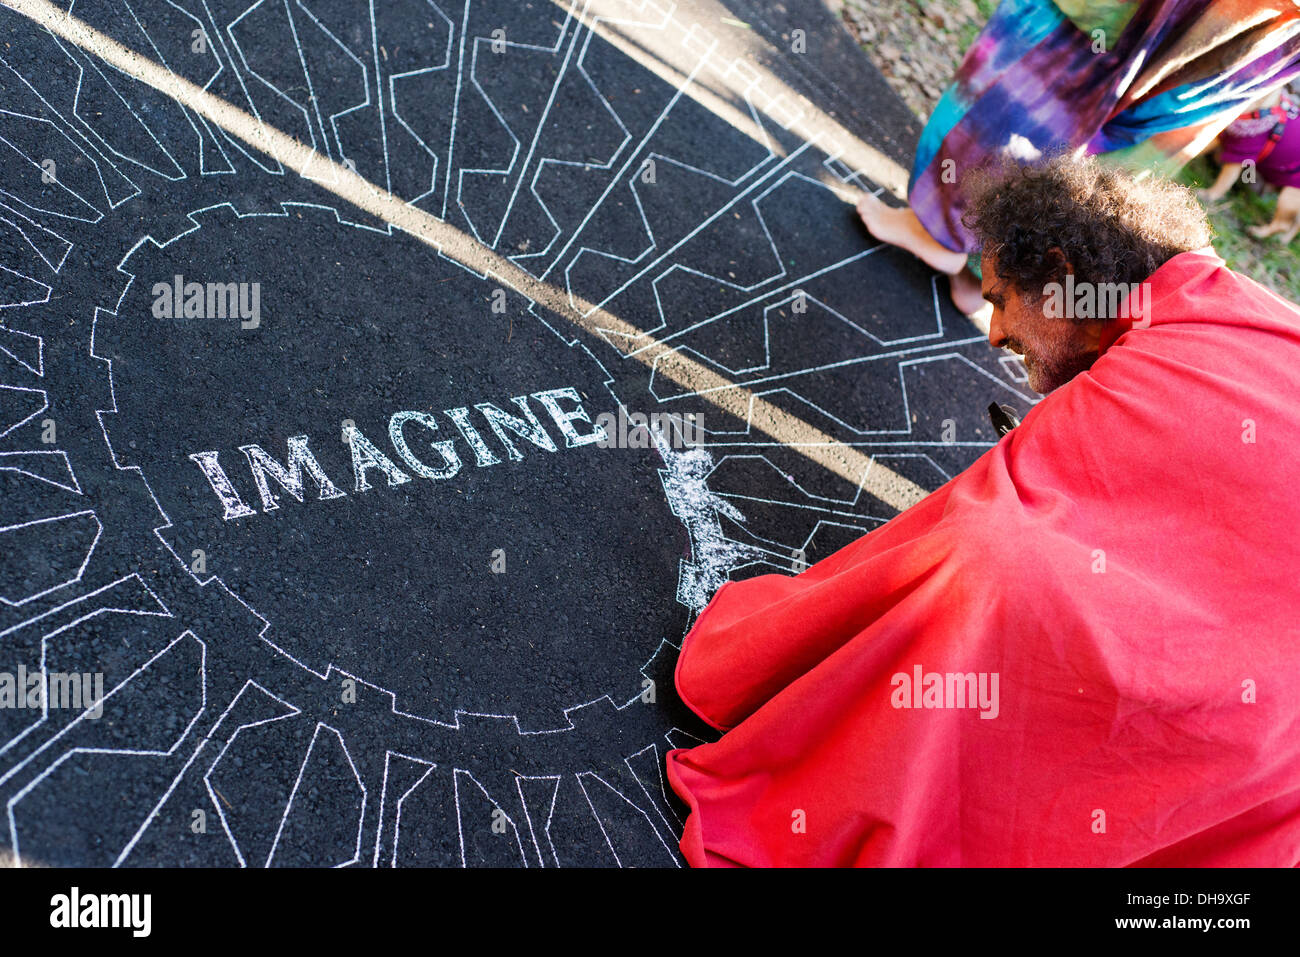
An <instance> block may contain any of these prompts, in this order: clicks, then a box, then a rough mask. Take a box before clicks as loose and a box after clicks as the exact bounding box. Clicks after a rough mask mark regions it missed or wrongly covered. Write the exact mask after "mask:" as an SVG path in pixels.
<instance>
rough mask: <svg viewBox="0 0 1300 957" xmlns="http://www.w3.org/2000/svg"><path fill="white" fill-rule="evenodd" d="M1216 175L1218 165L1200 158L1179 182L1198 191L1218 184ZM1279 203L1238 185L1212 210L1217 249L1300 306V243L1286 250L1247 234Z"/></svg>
mask: <svg viewBox="0 0 1300 957" xmlns="http://www.w3.org/2000/svg"><path fill="white" fill-rule="evenodd" d="M1216 173H1217V167H1216V166H1215V165H1214V163H1213V162H1211V161H1210V160H1209V159H1208V158H1207V157H1205V156H1200V157H1197V158H1196V159H1195V160H1193V161H1192V162H1191V163H1189V164H1188V165H1187V166H1186V167H1185V168H1184V169H1183V171H1182V173H1180V174H1179V176H1178V181H1179V182H1180V183H1182V184H1183V185H1184V186H1191V187H1192V188H1194V189H1197V188H1201V187H1205V186H1208V185H1209V184H1210V183H1212V182H1214V177H1215V175H1216ZM1276 203H1277V193H1276V191H1274V190H1272V189H1269V190H1267V191H1266V192H1264V194H1263V195H1260V194H1257V193H1256V192H1255V191H1254V190H1253V189H1251V188H1250V187H1248V186H1244V185H1242V184H1240V183H1238V184H1237V185H1236V186H1234V187H1233V189H1232V192H1230V193H1229V194H1228V195H1227V197H1226V198H1225V199H1224V200H1223V202H1221V203H1218V204H1216V205H1215V206H1214V208H1212V209H1211V210H1209V214H1210V226H1211V227H1212V228H1213V229H1214V248H1215V250H1216V251H1217V252H1218V253H1219V255H1220V256H1222V257H1223V260H1224V262H1226V263H1227V264H1228V266H1229V267H1231V268H1232V269H1235V270H1236V271H1237V272H1239V273H1242V274H1243V275H1246V276H1249V277H1250V278H1251V279H1254V280H1255V281H1256V282H1258V283H1261V284H1262V285H1265V286H1267V287H1268V288H1269V289H1271V290H1273V292H1275V293H1277V294H1278V295H1279V296H1282V297H1283V298H1285V299H1290V300H1291V301H1292V302H1300V256H1298V255H1297V251H1296V246H1297V245H1300V240H1297V241H1296V242H1293V243H1292V244H1291V245H1289V246H1283V245H1282V244H1281V243H1280V242H1278V241H1277V239H1256V238H1255V237H1254V236H1252V235H1250V234H1249V233H1248V232H1246V227H1247V226H1255V225H1258V224H1260V223H1267V222H1268V221H1269V220H1271V219H1272V218H1273V207H1274V205H1275V204H1276Z"/></svg>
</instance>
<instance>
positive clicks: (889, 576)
mask: <svg viewBox="0 0 1300 957" xmlns="http://www.w3.org/2000/svg"><path fill="white" fill-rule="evenodd" d="M1004 176H1005V178H1004V179H1003V180H1002V181H1001V182H997V183H995V184H990V183H986V184H985V187H984V188H983V189H982V190H980V191H979V192H978V195H977V198H976V199H975V200H974V201H973V203H972V206H971V212H970V213H969V214H968V222H969V223H970V225H971V228H972V229H973V230H974V231H975V232H976V233H977V234H978V235H979V237H980V239H981V240H982V242H983V248H984V258H983V263H982V265H983V270H982V271H983V275H984V278H983V291H984V294H985V296H986V297H987V298H988V299H989V301H990V302H992V303H993V305H994V309H995V311H994V316H993V323H992V326H991V328H990V334H989V338H990V341H991V343H992V344H993V345H994V346H997V347H1007V348H1010V349H1012V350H1013V351H1015V352H1018V353H1021V354H1022V355H1024V357H1025V361H1026V366H1027V368H1028V370H1029V374H1030V379H1029V381H1030V385H1031V386H1032V387H1033V388H1034V389H1036V390H1037V391H1039V392H1043V393H1050V394H1048V395H1047V397H1046V398H1045V399H1044V400H1043V401H1042V402H1040V403H1039V404H1038V405H1037V406H1035V407H1034V408H1033V410H1032V411H1031V412H1030V413H1029V414H1028V415H1027V416H1026V418H1025V420H1024V422H1023V423H1022V424H1021V425H1019V426H1018V427H1017V428H1015V429H1014V430H1013V431H1012V432H1010V433H1009V434H1008V435H1006V436H1005V437H1003V438H1002V439H1001V441H999V443H998V444H997V445H996V446H995V447H994V448H993V449H991V450H989V451H988V452H987V453H986V454H985V455H983V456H982V457H981V458H980V459H979V460H978V461H977V462H976V463H975V464H974V465H973V466H972V467H971V468H969V469H967V470H966V471H965V472H963V473H962V474H961V475H959V476H957V477H956V478H954V479H953V480H952V481H950V482H949V483H947V484H946V485H944V486H943V487H942V488H940V489H939V490H938V491H936V492H934V493H933V494H932V495H930V496H929V497H927V498H926V499H924V500H923V501H921V502H920V503H919V504H917V505H916V506H914V507H913V508H911V509H909V510H908V511H906V512H904V513H903V514H902V515H900V516H898V517H897V518H895V519H894V520H893V521H891V522H889V523H887V524H885V525H884V526H882V527H880V528H879V529H877V530H875V531H873V532H871V533H870V534H868V535H866V536H865V537H863V538H861V539H859V540H858V541H856V542H854V543H853V544H851V545H849V546H847V547H846V548H843V549H841V550H840V551H839V552H837V553H835V554H833V555H831V556H830V557H828V558H826V559H824V560H823V561H821V562H819V563H818V564H816V565H814V566H813V567H811V568H810V569H809V570H808V571H806V572H804V573H803V574H801V575H798V576H796V577H786V576H781V575H764V576H761V577H758V578H753V579H749V580H746V581H741V582H731V583H728V584H726V585H724V586H723V588H722V589H721V590H720V591H719V592H718V593H717V595H716V596H715V597H714V599H713V601H712V603H711V604H710V605H709V606H708V608H706V609H705V611H704V612H703V614H702V615H701V617H700V619H699V620H698V621H697V623H696V624H695V627H694V628H693V629H692V630H691V632H690V634H689V635H688V636H687V638H686V641H685V643H684V645H683V648H682V653H681V657H680V660H679V662H678V666H677V676H676V680H677V686H678V689H679V691H680V693H681V695H682V697H683V699H684V700H685V701H686V703H687V704H688V705H689V706H690V707H691V708H692V709H693V710H694V711H695V712H696V713H698V714H699V715H700V716H701V717H702V718H703V719H704V720H705V721H707V722H708V723H709V724H711V725H713V726H714V727H715V728H718V729H719V730H722V731H725V732H726V733H725V734H724V735H723V736H722V738H721V739H720V740H719V741H717V742H715V743H709V744H704V745H701V746H699V747H695V748H691V749H678V750H675V751H672V752H670V753H669V756H668V773H669V779H670V782H671V784H672V786H673V788H674V789H675V790H676V792H677V793H678V794H679V795H680V796H681V797H682V798H683V799H684V800H685V801H686V802H687V804H688V805H689V806H690V816H689V818H688V820H687V822H686V827H685V832H684V834H683V836H682V841H681V846H682V850H683V852H684V853H685V855H686V857H687V859H688V860H689V861H690V862H691V863H692V864H694V865H753V866H774V865H812V866H816V865H923V866H952V865H965V866H969V865H1295V864H1296V863H1297V862H1298V861H1300V494H1298V492H1297V477H1300V311H1298V310H1297V309H1296V307H1295V306H1293V305H1292V304H1290V303H1288V302H1286V301H1285V300H1282V299H1280V298H1278V297H1276V296H1274V295H1273V294H1271V293H1270V292H1268V291H1267V290H1265V289H1264V288H1263V287H1261V286H1259V285H1257V284H1256V283H1254V282H1252V281H1251V280H1249V279H1247V278H1244V277H1243V276H1240V275H1238V274H1236V273H1234V272H1232V271H1231V270H1229V269H1227V268H1226V267H1225V266H1224V264H1223V262H1222V261H1221V260H1220V259H1219V258H1218V257H1217V256H1216V255H1215V254H1214V253H1213V251H1212V250H1211V249H1210V248H1208V247H1209V240H1210V235H1209V230H1208V226H1207V224H1206V221H1205V218H1204V214H1203V212H1202V211H1201V210H1200V208H1199V207H1198V206H1197V205H1196V204H1195V201H1194V199H1193V198H1192V197H1191V195H1190V193H1188V192H1187V191H1186V190H1184V189H1182V188H1181V187H1177V186H1173V185H1172V184H1169V183H1165V182H1162V181H1159V180H1148V181H1143V182H1135V181H1134V180H1132V179H1131V178H1130V177H1129V176H1128V175H1127V174H1125V173H1122V172H1119V171H1117V170H1113V169H1107V168H1104V167H1101V166H1099V165H1097V164H1096V162H1095V161H1091V160H1087V161H1076V160H1069V159H1066V158H1057V159H1054V160H1051V161H1049V162H1047V163H1045V164H1043V165H1041V166H1037V167H1026V168H1023V169H1020V170H1018V171H1014V172H1011V173H1008V174H1004ZM1116 283H1122V284H1125V285H1124V288H1125V289H1127V290H1130V291H1131V294H1130V295H1129V296H1127V297H1126V298H1124V299H1123V301H1122V302H1118V301H1117V300H1116V299H1115V297H1114V296H1113V295H1108V294H1107V291H1108V290H1111V289H1112V287H1113V286H1114V284H1116ZM1128 284H1141V285H1140V286H1138V287H1137V288H1136V289H1134V288H1133V287H1132V286H1129V285H1128ZM1090 287H1091V288H1092V289H1093V290H1094V292H1095V293H1096V295H1094V296H1093V298H1092V301H1093V302H1094V303H1101V302H1106V303H1107V306H1108V308H1109V310H1110V311H1109V312H1107V313H1099V312H1096V311H1090V310H1092V308H1093V307H1092V306H1089V299H1088V296H1087V295H1085V292H1086V291H1087V290H1088V289H1089V288H1090ZM1063 291H1067V292H1072V293H1073V296H1066V295H1062V292H1063Z"/></svg>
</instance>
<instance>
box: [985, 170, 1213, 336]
mask: <svg viewBox="0 0 1300 957" xmlns="http://www.w3.org/2000/svg"><path fill="white" fill-rule="evenodd" d="M963 188H964V190H965V191H966V192H967V194H968V196H969V201H968V205H967V208H966V212H965V214H964V215H963V216H962V222H963V223H964V224H965V225H966V227H967V228H968V229H970V230H971V231H972V232H973V233H974V234H975V236H976V238H977V239H978V241H979V243H980V245H981V246H982V247H983V249H984V251H985V252H986V253H991V254H992V257H993V261H994V263H995V267H996V269H997V275H998V278H1000V279H1005V280H1007V281H1009V282H1010V283H1011V284H1012V285H1013V286H1014V287H1015V288H1016V289H1018V290H1019V291H1020V293H1021V295H1023V296H1026V297H1027V298H1028V299H1029V300H1030V301H1031V302H1037V301H1041V300H1042V299H1043V297H1044V296H1045V295H1046V292H1045V287H1046V286H1047V285H1048V284H1049V283H1054V282H1057V283H1064V281H1065V264H1066V263H1067V262H1068V263H1070V264H1071V265H1072V266H1073V267H1074V281H1075V283H1076V285H1077V284H1080V283H1085V282H1086V283H1093V284H1101V283H1124V284H1130V283H1140V282H1143V281H1145V280H1146V279H1147V278H1148V277H1149V276H1150V275H1151V274H1152V273H1153V272H1155V271H1156V270H1157V269H1159V268H1160V267H1161V266H1162V265H1164V264H1165V263H1166V262H1167V261H1169V260H1170V259H1172V258H1173V257H1174V256H1176V255H1178V254H1179V253H1183V252H1187V251H1189V250H1193V249H1200V248H1202V247H1204V246H1208V245H1209V244H1210V238H1211V233H1210V226H1209V222H1208V221H1207V220H1206V217H1205V211H1204V210H1203V209H1202V208H1201V206H1200V204H1199V203H1198V202H1197V201H1196V197H1195V196H1194V195H1193V194H1192V192H1191V190H1189V189H1186V188H1184V187H1182V186H1178V185H1176V184H1174V183H1171V182H1169V181H1168V180H1163V179H1159V178H1157V177H1151V178H1147V179H1143V180H1136V179H1134V178H1133V176H1132V175H1131V174H1129V173H1127V172H1125V171H1123V170H1120V169H1117V168H1115V167H1111V166H1106V165H1103V164H1101V163H1099V162H1097V161H1096V160H1095V159H1093V158H1091V157H1089V158H1086V159H1079V158H1074V157H1071V156H1069V155H1067V154H1058V155H1056V156H1052V157H1050V158H1048V159H1046V160H1045V161H1043V162H1041V163H1038V164H1031V165H1009V166H1004V167H1001V168H998V169H987V168H986V169H981V170H978V171H976V172H974V173H972V174H970V176H968V178H967V179H966V180H965V181H964V182H963ZM1053 248H1056V249H1059V250H1060V251H1061V253H1060V254H1057V253H1054V252H1051V250H1053ZM1104 318H1113V317H1104Z"/></svg>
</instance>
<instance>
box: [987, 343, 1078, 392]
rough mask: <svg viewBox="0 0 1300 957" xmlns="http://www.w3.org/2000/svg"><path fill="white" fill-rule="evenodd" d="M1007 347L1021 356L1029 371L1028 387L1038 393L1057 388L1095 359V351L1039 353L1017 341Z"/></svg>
mask: <svg viewBox="0 0 1300 957" xmlns="http://www.w3.org/2000/svg"><path fill="white" fill-rule="evenodd" d="M1008 348H1010V349H1011V351H1012V352H1018V353H1020V355H1021V356H1022V357H1023V361H1024V364H1025V370H1026V371H1027V372H1028V373H1029V388H1031V389H1033V390H1034V391H1035V392H1037V393H1039V394H1040V395H1047V393H1049V392H1051V391H1053V390H1055V389H1059V388H1060V387H1061V386H1063V385H1065V384H1066V383H1067V382H1069V381H1070V380H1071V379H1073V378H1074V377H1075V376H1077V375H1078V374H1079V373H1080V372H1085V371H1087V370H1088V369H1090V368H1092V364H1093V363H1094V362H1096V361H1097V353H1095V352H1084V353H1068V354H1055V353H1046V354H1044V353H1041V352H1030V351H1026V350H1025V349H1024V347H1023V346H1021V345H1020V344H1019V343H1012V344H1011V345H1010V346H1008Z"/></svg>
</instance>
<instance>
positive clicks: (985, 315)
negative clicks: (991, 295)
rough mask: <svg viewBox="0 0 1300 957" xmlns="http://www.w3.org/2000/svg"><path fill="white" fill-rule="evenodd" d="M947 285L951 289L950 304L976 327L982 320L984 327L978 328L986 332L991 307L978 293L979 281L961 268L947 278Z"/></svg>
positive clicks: (967, 269)
mask: <svg viewBox="0 0 1300 957" xmlns="http://www.w3.org/2000/svg"><path fill="white" fill-rule="evenodd" d="M948 285H949V287H950V288H951V293H952V304H953V305H954V306H956V307H957V310H958V311H959V312H961V313H962V314H963V315H967V316H970V317H971V319H973V320H974V321H975V324H976V325H977V326H978V325H980V319H981V318H982V319H983V320H984V325H983V326H980V328H981V329H984V331H985V332H987V331H988V330H987V329H986V328H985V327H986V326H987V325H988V320H989V318H990V316H991V315H992V312H993V305H992V304H991V303H990V302H988V300H986V299H985V298H984V294H983V293H982V292H980V281H979V280H978V279H977V278H975V274H974V273H973V272H971V271H970V269H969V268H968V267H963V268H962V270H961V272H959V273H957V274H956V275H953V276H950V277H948Z"/></svg>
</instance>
